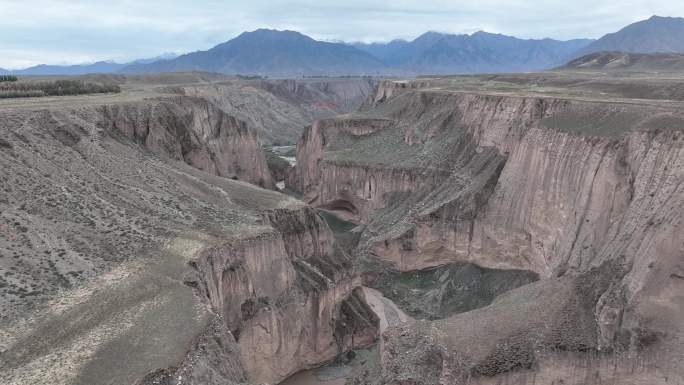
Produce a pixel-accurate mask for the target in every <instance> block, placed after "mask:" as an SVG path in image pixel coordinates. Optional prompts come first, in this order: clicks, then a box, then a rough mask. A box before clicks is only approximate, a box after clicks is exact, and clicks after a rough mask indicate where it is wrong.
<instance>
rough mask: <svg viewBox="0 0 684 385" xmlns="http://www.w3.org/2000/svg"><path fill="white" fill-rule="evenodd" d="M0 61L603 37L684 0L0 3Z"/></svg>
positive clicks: (680, 12)
mask: <svg viewBox="0 0 684 385" xmlns="http://www.w3.org/2000/svg"><path fill="white" fill-rule="evenodd" d="M0 14H1V15H2V16H0V17H1V18H0V36H1V37H2V41H1V43H0V67H3V68H11V69H14V68H22V67H26V66H30V65H34V64H39V63H50V64H67V63H69V64H73V63H84V62H93V61H97V60H115V61H118V62H124V61H128V60H131V59H136V58H147V57H154V56H157V55H159V54H162V53H166V52H177V53H185V52H191V51H196V50H204V49H208V48H211V47H212V46H214V45H216V44H218V43H221V42H223V41H226V40H229V39H231V38H233V37H235V36H237V35H238V34H239V33H240V32H243V31H251V30H254V29H257V28H275V29H292V30H297V31H300V32H302V33H304V34H307V35H309V36H311V37H313V38H316V39H322V40H345V41H366V42H369V41H387V40H391V39H394V38H404V39H413V38H415V37H416V36H418V35H420V34H421V33H423V32H425V31H428V30H434V31H440V32H452V33H472V32H475V31H478V30H485V31H488V32H496V33H504V34H508V35H513V36H517V37H522V38H544V37H551V38H556V39H572V38H576V37H591V38H598V37H600V36H602V35H603V34H605V33H608V32H614V31H616V30H617V29H619V28H621V27H623V26H625V25H627V24H629V23H632V22H634V21H638V20H642V19H646V18H648V17H650V16H651V15H654V14H657V15H660V16H684V1H683V0H620V1H616V0H574V1H568V0H544V1H542V0H478V1H453V0H452V1H447V0H416V1H409V0H393V1H386V2H383V1H369V0H351V1H343V0H289V1H285V0H242V1H233V0H223V1H220V0H195V1H187V0H185V1H176V0H100V1H96V0H0Z"/></svg>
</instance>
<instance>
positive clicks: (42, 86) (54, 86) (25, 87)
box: [0, 80, 121, 98]
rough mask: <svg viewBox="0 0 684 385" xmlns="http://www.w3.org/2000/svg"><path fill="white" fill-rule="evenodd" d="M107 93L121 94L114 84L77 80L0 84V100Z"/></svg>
mask: <svg viewBox="0 0 684 385" xmlns="http://www.w3.org/2000/svg"><path fill="white" fill-rule="evenodd" d="M108 92H117V93H118V92H121V88H120V87H119V86H118V85H116V84H96V83H84V82H82V81H78V80H56V81H53V82H18V83H15V82H11V83H8V82H5V83H0V98H22V97H37V96H62V95H82V94H101V93H108Z"/></svg>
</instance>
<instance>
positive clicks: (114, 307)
mask: <svg viewBox="0 0 684 385" xmlns="http://www.w3.org/2000/svg"><path fill="white" fill-rule="evenodd" d="M1 115H2V116H1V118H0V137H1V138H2V139H3V140H2V141H1V142H0V166H1V167H0V168H1V169H2V170H3V172H2V173H1V175H0V178H1V179H2V183H1V184H0V191H2V194H0V305H1V306H0V309H2V310H1V311H0V373H2V376H3V383H7V384H12V385H23V384H32V385H36V384H46V385H47V384H49V385H56V384H58V385H73V384H87V385H97V384H112V383H116V384H144V385H148V384H175V385H179V384H197V385H199V384H204V385H208V384H217V385H218V384H237V383H258V382H270V383H277V382H279V381H281V380H282V379H284V378H285V377H287V376H288V375H290V374H292V373H294V372H296V371H299V370H302V369H307V368H310V367H314V366H318V365H321V364H324V363H325V362H326V361H328V360H332V359H334V358H335V357H336V356H337V355H338V354H339V353H342V352H346V351H347V350H349V349H351V348H353V347H356V346H362V345H365V344H369V343H371V342H373V340H374V339H375V337H376V333H377V332H376V331H377V319H376V318H374V316H373V314H372V312H370V310H369V309H368V308H367V306H366V305H365V301H364V298H363V295H362V292H361V291H360V290H358V286H359V278H358V274H357V273H356V264H355V263H354V261H353V260H352V259H351V257H350V256H349V255H348V254H347V253H345V252H344V251H342V250H341V249H340V248H339V246H337V244H336V242H335V240H334V238H333V235H332V233H331V231H330V229H329V227H328V225H327V224H326V223H325V221H324V220H323V219H322V218H321V217H320V216H319V215H318V214H317V212H316V211H314V210H313V209H311V208H310V207H308V206H306V205H305V204H303V203H302V202H300V201H298V200H296V199H294V198H290V197H287V196H285V195H282V194H279V193H276V192H274V191H269V190H265V189H261V188H259V187H256V186H254V185H251V184H249V183H245V182H243V181H234V180H232V177H233V176H237V177H238V178H242V179H245V180H251V181H255V178H260V176H261V175H266V174H260V173H261V172H263V170H265V168H263V169H262V168H261V167H260V166H259V164H260V162H261V160H263V155H259V156H258V157H257V155H256V154H257V153H258V150H259V147H258V140H257V137H256V135H255V134H254V133H253V132H252V131H251V129H250V128H249V127H248V126H246V125H245V124H244V123H241V122H239V121H238V120H236V119H233V118H231V117H230V116H228V115H226V114H225V113H224V112H222V111H221V110H218V109H217V108H215V107H213V106H212V105H211V104H210V103H207V102H204V101H202V100H199V99H194V98H188V97H185V96H184V97H180V98H177V99H175V98H161V99H153V100H134V101H131V100H126V101H125V102H121V103H104V104H96V105H93V104H85V105H83V106H79V107H74V106H67V107H65V106H62V105H55V106H49V107H47V108H31V106H30V103H29V105H28V106H22V107H20V108H8V109H5V110H3V111H2V113H1ZM233 156H234V157H233ZM260 159H261V160H260ZM237 166H240V167H243V168H242V169H241V170H242V171H240V170H238V169H236V168H235V167H237ZM247 167H252V168H247ZM201 169H203V170H206V171H208V172H204V171H202V170H201ZM223 176H226V177H223ZM266 181H267V182H268V179H267V180H266ZM267 182H266V183H264V184H267Z"/></svg>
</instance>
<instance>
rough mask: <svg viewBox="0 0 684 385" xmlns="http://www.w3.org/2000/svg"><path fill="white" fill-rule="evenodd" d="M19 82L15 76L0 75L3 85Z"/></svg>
mask: <svg viewBox="0 0 684 385" xmlns="http://www.w3.org/2000/svg"><path fill="white" fill-rule="evenodd" d="M17 80H19V79H18V78H17V77H16V76H14V75H0V83H2V82H16V81H17Z"/></svg>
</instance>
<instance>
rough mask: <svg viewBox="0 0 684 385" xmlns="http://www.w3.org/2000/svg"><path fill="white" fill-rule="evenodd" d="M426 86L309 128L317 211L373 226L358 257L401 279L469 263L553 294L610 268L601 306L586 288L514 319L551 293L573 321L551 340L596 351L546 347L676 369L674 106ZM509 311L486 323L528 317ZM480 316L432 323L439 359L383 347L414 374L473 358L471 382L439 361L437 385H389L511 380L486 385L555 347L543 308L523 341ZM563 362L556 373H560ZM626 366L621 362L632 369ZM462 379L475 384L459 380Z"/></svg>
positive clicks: (682, 166)
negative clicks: (655, 360)
mask: <svg viewBox="0 0 684 385" xmlns="http://www.w3.org/2000/svg"><path fill="white" fill-rule="evenodd" d="M422 88H423V85H421V82H416V83H411V82H409V83H403V82H385V83H383V84H381V85H380V86H379V87H378V89H377V91H376V93H375V94H374V95H372V96H371V98H370V99H369V102H368V103H367V106H366V108H367V110H366V111H365V112H364V113H362V114H360V115H358V116H354V117H351V118H338V119H332V120H326V121H320V122H317V123H315V124H314V125H312V126H311V127H310V128H308V129H307V130H306V131H305V133H304V135H303V136H302V139H301V141H300V143H299V145H298V153H297V161H298V165H297V175H296V176H295V177H293V178H292V180H290V184H291V185H293V186H295V187H296V188H297V189H299V190H300V191H301V192H302V193H303V195H304V197H305V198H306V200H307V201H309V202H311V203H312V204H314V205H318V206H322V207H327V208H331V209H336V210H338V211H339V212H344V213H346V214H347V215H348V216H349V217H351V218H355V219H357V220H359V221H361V222H363V223H365V224H367V226H366V228H365V230H364V233H363V235H362V237H361V242H360V245H359V251H360V252H361V253H365V254H366V255H367V258H370V259H371V260H372V259H378V260H380V261H383V262H389V263H390V264H391V265H392V266H393V267H394V268H395V269H399V270H404V271H409V270H416V269H424V268H428V267H433V266H438V265H442V264H447V263H454V262H459V263H460V262H470V263H475V264H477V265H480V266H485V267H489V268H497V269H522V270H529V271H532V272H535V273H538V274H539V275H540V276H541V277H542V282H541V283H539V285H542V286H543V285H551V286H553V285H558V283H557V282H556V281H558V280H559V278H556V277H564V278H562V279H560V280H561V281H567V282H570V281H572V280H574V279H578V280H580V281H581V280H583V279H588V280H589V281H586V282H585V281H583V282H585V283H583V284H582V285H579V286H587V285H588V283H587V282H593V280H595V279H598V278H596V277H595V276H593V277H594V278H582V277H587V276H591V274H593V273H591V271H595V270H596V269H603V270H600V271H602V272H603V273H601V274H605V275H601V277H602V278H601V279H602V280H603V281H607V282H611V283H610V284H609V285H604V286H600V287H595V292H594V291H592V294H589V293H584V292H581V291H580V294H572V293H576V289H575V288H576V287H578V286H577V285H576V284H568V285H567V286H562V285H561V286H559V287H557V288H555V289H539V291H538V292H537V294H533V295H532V294H530V295H528V296H520V297H519V298H520V302H519V303H518V305H517V306H519V307H525V306H539V305H540V304H542V303H544V302H543V301H546V300H547V299H545V298H544V297H545V296H546V295H547V294H544V293H546V292H547V290H551V291H556V292H557V293H558V295H561V296H564V298H565V299H563V300H559V301H560V302H566V303H567V307H566V308H563V310H562V312H561V313H562V314H563V316H559V317H557V318H554V317H555V316H551V315H549V317H548V318H547V319H548V323H547V327H550V328H552V329H553V328H557V329H558V330H561V329H563V328H564V327H565V326H563V325H567V323H568V322H570V323H571V324H573V323H578V324H581V325H585V326H582V327H583V328H584V329H583V331H581V332H578V333H579V334H581V338H582V339H584V340H585V341H588V342H584V343H583V345H582V346H573V347H558V346H555V347H553V348H548V349H546V348H540V349H541V350H544V351H547V350H553V349H556V348H559V349H562V350H570V351H575V352H576V351H594V352H606V351H611V352H616V351H619V352H625V351H630V352H642V353H634V354H637V355H638V354H647V353H644V352H645V351H647V350H648V349H653V351H655V352H667V353H666V354H664V356H667V359H664V360H665V361H663V362H664V364H663V365H664V367H668V368H673V366H672V365H673V364H672V362H673V361H672V357H674V356H676V355H678V354H680V352H681V349H680V348H676V347H673V346H674V345H672V343H671V342H670V341H680V340H681V336H682V325H681V322H677V319H678V318H679V317H681V316H682V314H681V310H677V309H678V308H681V306H680V305H681V304H682V303H684V298H682V296H681V295H680V294H676V293H677V292H678V290H679V288H680V286H681V285H682V280H681V279H680V278H678V275H677V273H675V274H672V273H668V272H667V271H674V270H676V271H678V270H680V269H681V266H680V265H681V258H682V255H684V253H683V251H684V244H682V242H681V240H677V239H680V238H681V234H683V233H684V232H683V230H684V228H683V225H682V219H681V218H683V217H684V211H683V210H684V184H683V183H684V131H683V128H684V116H682V114H681V111H680V110H679V109H678V108H676V107H669V106H667V105H666V104H665V105H661V106H655V105H650V104H639V103H610V102H604V101H581V100H572V99H559V98H552V97H534V96H500V95H487V94H478V93H468V92H448V91H440V90H434V89H431V87H430V89H422ZM606 271H607V272H606ZM592 284H595V282H594V283H592ZM540 287H541V286H540ZM525 288H527V286H525V287H523V288H520V289H516V290H513V291H512V292H511V294H510V295H511V296H515V295H519V294H513V293H516V292H519V291H523V290H525ZM527 290H530V289H527ZM592 290H593V289H592ZM504 296H508V294H506V295H504ZM573 296H574V297H573ZM572 298H584V299H583V300H582V301H584V300H587V302H586V303H584V302H582V304H580V303H579V302H578V299H572ZM586 298H590V299H586ZM502 301H503V300H502ZM503 302H505V301H503ZM503 302H501V301H500V302H497V301H495V302H494V303H492V304H491V305H489V306H488V307H487V308H485V309H488V310H484V309H483V310H482V311H489V312H491V313H492V314H496V318H497V319H502V320H507V319H509V317H512V318H510V319H514V318H515V317H516V316H515V314H518V313H520V308H518V309H516V306H513V305H511V306H510V307H506V305H503V304H502V303H503ZM580 302H581V301H580ZM678 304H679V305H678ZM472 313H473V312H467V313H463V314H457V315H454V316H452V317H449V318H447V319H446V323H444V324H436V325H437V326H436V327H437V329H439V330H442V333H443V334H442V336H444V335H446V336H448V338H447V339H448V340H450V341H459V342H453V344H449V343H446V344H445V345H444V346H443V350H444V353H439V352H440V351H442V350H440V349H442V348H438V347H435V346H433V345H430V344H428V345H429V346H431V347H429V348H427V347H426V350H423V351H421V353H420V354H417V353H416V351H415V350H411V349H412V348H411V349H409V348H408V346H410V345H411V344H408V345H405V347H406V348H407V349H408V350H405V349H404V350H402V348H400V345H401V344H402V343H404V342H405V341H404V342H402V339H403V337H402V333H401V332H397V333H396V334H392V333H390V335H389V336H390V337H387V338H389V339H388V340H387V341H385V342H387V343H389V344H394V345H393V346H394V348H392V349H393V350H391V351H392V352H393V354H396V357H395V358H396V359H399V357H403V358H402V359H409V358H410V357H413V358H415V359H416V362H414V363H413V364H412V365H413V366H411V365H409V364H406V365H408V366H410V367H412V368H414V369H415V370H416V373H421V370H423V369H421V368H419V367H418V365H419V363H420V362H422V363H424V362H426V361H425V360H428V358H429V357H432V358H430V360H432V359H435V360H438V357H442V358H443V360H444V362H447V361H449V360H452V359H454V360H456V361H459V362H460V360H465V361H468V362H470V364H468V365H465V366H464V367H466V368H467V369H466V370H463V371H460V372H458V371H456V370H455V369H454V368H450V367H449V366H448V365H446V364H445V366H444V367H440V369H439V370H437V372H436V373H437V374H436V377H434V378H433V379H434V381H432V380H421V379H424V378H428V377H429V376H428V377H424V376H417V377H416V378H414V379H412V380H411V379H408V378H404V379H401V378H402V377H401V376H402V375H401V374H400V373H410V371H409V370H405V367H408V366H406V365H403V364H401V363H398V364H397V363H396V362H395V364H396V365H397V366H396V368H397V370H396V371H394V372H393V373H394V375H395V377H393V378H390V377H392V376H391V375H390V376H389V377H386V378H385V380H384V381H385V382H386V383H425V384H427V383H454V381H456V383H458V381H466V380H465V379H466V378H468V376H471V375H473V373H475V372H473V370H475V371H477V369H476V368H477V367H482V365H489V364H486V361H487V360H489V359H490V358H491V357H500V358H499V359H500V362H499V364H500V365H502V366H496V365H499V364H496V365H495V366H496V367H499V368H501V367H503V369H497V370H495V371H494V372H491V373H490V372H487V371H486V370H485V372H486V373H479V374H477V375H478V376H485V377H492V376H494V377H496V376H499V375H502V373H508V372H509V371H511V370H514V369H516V368H533V367H534V365H536V364H534V363H539V362H542V361H541V358H538V356H539V355H538V354H537V353H534V352H535V350H534V349H536V348H537V347H539V346H540V345H539V343H540V342H539V341H543V340H545V339H546V337H540V336H539V335H537V334H535V335H533V336H532V335H523V334H524V333H527V332H528V331H527V328H528V326H529V322H531V320H532V319H533V318H534V317H535V315H534V314H532V313H535V311H532V310H530V311H528V312H522V313H523V314H524V315H523V316H522V319H521V324H520V325H522V326H521V327H520V328H519V329H517V330H515V331H511V330H508V331H505V330H506V329H505V328H500V327H498V326H496V325H490V326H483V324H481V322H480V321H479V320H475V319H471V318H470V317H472ZM561 313H557V314H561ZM554 319H555V321H554ZM568 320H571V321H568ZM580 320H587V321H586V323H584V321H582V322H580ZM575 321H577V322H575ZM456 324H458V325H463V327H465V325H470V324H473V325H475V326H468V330H471V331H470V332H468V333H463V332H462V331H459V329H458V328H456V327H451V326H450V325H456ZM525 324H527V325H528V326H524V325H525ZM426 327H427V326H426ZM430 327H432V326H430ZM428 328H429V327H428ZM489 330H497V333H494V334H497V335H496V336H493V335H491V334H490V335H488V334H482V333H484V332H485V331H489ZM480 331H482V333H480ZM523 332H524V333H523ZM478 333H480V334H478ZM520 333H523V334H520ZM558 333H561V332H558ZM563 333H564V332H563ZM499 334H500V335H499ZM466 335H478V336H480V337H481V341H476V340H473V341H469V342H464V341H461V340H460V339H461V338H466V337H465V336H466ZM645 336H648V337H645ZM434 338H435V337H434V336H433V337H431V339H430V338H428V340H430V341H434ZM468 338H469V337H468ZM511 338H513V340H510V339H511ZM646 340H647V341H649V342H648V343H644V342H643V341H646ZM502 341H515V343H514V345H515V346H511V347H510V349H508V348H506V349H507V350H506V351H504V352H497V351H496V349H500V346H503V345H501V343H502ZM488 343H493V345H491V346H490V347H489V348H486V347H485V348H483V349H484V350H482V351H481V352H479V353H475V352H472V351H470V349H466V348H464V346H470V344H481V345H483V346H489V345H487V344H488ZM497 343H498V344H499V345H497ZM516 344H518V345H519V344H522V345H520V346H518V345H516ZM504 345H506V344H504ZM542 345H543V344H542ZM647 345H648V348H647V347H646V346H647ZM495 346H499V348H496V349H495ZM521 346H525V347H534V348H531V350H529V349H527V348H522V347H521ZM652 346H657V347H655V348H653V347H652ZM435 349H436V350H435ZM433 350H434V351H433ZM430 352H432V353H430ZM413 353H416V354H413ZM444 354H446V356H448V357H450V358H448V359H447V358H445V357H446V356H445V355H444ZM518 354H521V355H522V356H525V357H528V358H529V359H530V360H531V361H530V362H531V363H529V364H526V363H522V362H517V363H513V364H511V365H509V366H507V365H508V364H506V363H505V362H507V360H510V359H511V357H513V356H516V355H518ZM648 354H650V353H648ZM485 357H489V358H486V359H485ZM438 361H439V362H442V359H439V360H438ZM513 361H515V360H513ZM390 362H392V360H389V361H386V364H387V365H390ZM398 362H403V361H401V360H400V361H398ZM553 362H555V363H556V364H549V365H552V366H553V365H557V364H558V361H553ZM630 362H631V363H625V362H622V364H624V365H627V366H629V365H632V364H633V363H634V362H638V359H636V361H630ZM665 362H667V364H665ZM387 365H385V366H386V367H387ZM478 365H479V366H478ZM558 365H560V364H558ZM561 366H562V365H561ZM402 367H403V368H404V369H401V368H402ZM625 367H626V366H625ZM400 369H401V370H400ZM623 369H624V367H623ZM544 370H545V369H544ZM621 370H622V369H621ZM668 370H669V371H670V372H671V371H672V369H668ZM390 372H392V371H391V370H390ZM456 372H458V373H461V374H462V375H465V377H463V378H458V376H456V375H455V374H454V373H456ZM565 373H566V374H567V371H566V372H565ZM461 374H459V375H461ZM660 374H662V375H663V376H664V377H661V379H660V380H659V381H661V382H662V381H667V380H662V379H663V378H665V377H667V375H668V373H664V374H663V373H660ZM675 374H677V375H678V376H679V377H676V376H675V377H676V378H681V373H675ZM669 375H671V376H672V375H673V374H672V373H670V374H669ZM397 376H398V377H397ZM608 377H609V378H610V376H608ZM549 378H550V377H549ZM563 378H565V377H563V376H562V375H561V376H560V377H557V378H556V380H559V379H563ZM604 378H605V377H604ZM392 381H396V382H392ZM402 381H404V382H402ZM406 381H408V382H406ZM412 381H413V382H412ZM482 381H484V380H482ZM520 383H526V382H520Z"/></svg>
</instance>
